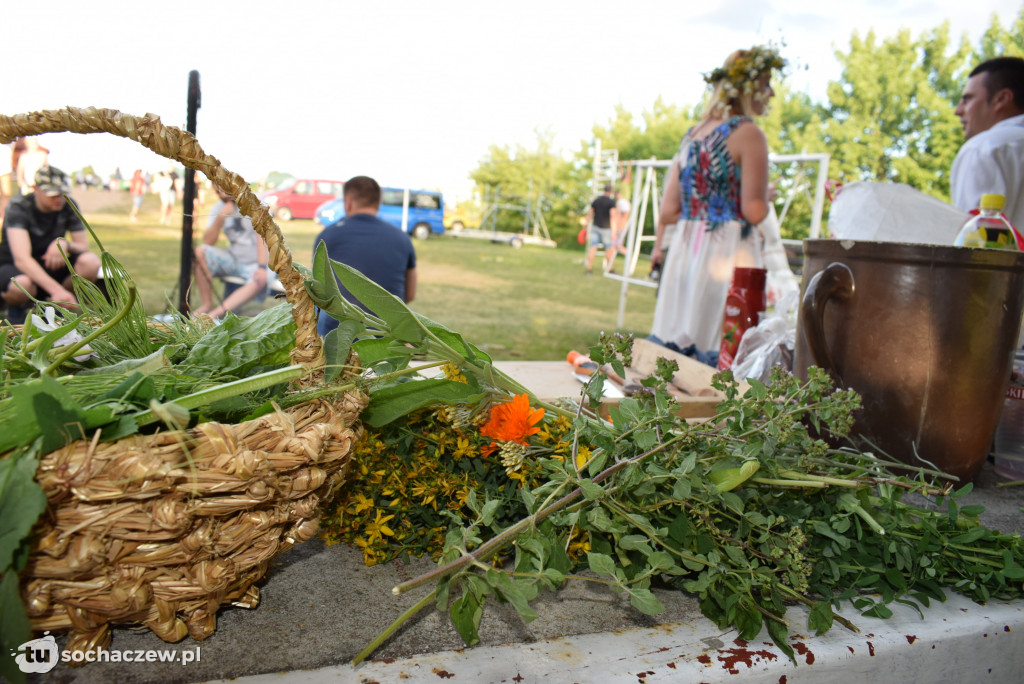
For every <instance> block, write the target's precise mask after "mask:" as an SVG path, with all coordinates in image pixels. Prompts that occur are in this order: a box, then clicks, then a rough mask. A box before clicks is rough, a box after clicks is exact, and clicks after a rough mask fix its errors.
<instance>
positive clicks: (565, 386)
mask: <svg viewBox="0 0 1024 684" xmlns="http://www.w3.org/2000/svg"><path fill="white" fill-rule="evenodd" d="M665 351H666V352H668V350H667V349H666V350H665ZM668 353H672V352H668ZM683 358H684V359H686V361H687V362H693V363H698V362H696V361H693V359H690V358H688V357H683ZM634 363H635V357H634ZM652 363H653V362H652ZM494 365H495V367H496V368H498V369H499V370H501V371H502V372H504V373H507V374H508V375H509V376H510V377H512V378H514V379H515V380H517V381H518V382H520V383H522V385H523V386H524V387H527V388H528V389H529V390H530V391H531V392H533V393H534V394H536V395H537V397H538V398H540V399H542V400H544V401H554V400H556V399H560V398H561V397H571V398H573V399H576V400H579V398H580V393H581V391H582V388H583V385H582V383H581V382H580V381H579V380H577V379H576V377H575V376H574V375H573V368H572V366H571V365H570V364H569V363H568V362H566V361H495V362H494ZM652 369H653V365H652ZM709 370H712V369H709ZM712 374H713V373H712ZM648 375H649V372H648V373H641V372H639V371H637V370H636V369H634V368H627V369H626V380H627V381H630V380H633V381H636V382H639V381H640V380H642V379H643V378H645V377H647V376H648ZM691 376H693V377H696V376H695V375H694V374H693V373H691ZM707 389H708V391H709V392H711V394H710V395H708V394H705V395H704V396H693V395H691V394H687V393H685V392H683V391H682V390H680V389H679V388H678V387H673V386H672V385H669V392H670V393H671V394H672V396H674V397H675V399H676V401H678V402H679V408H678V409H677V411H676V414H677V415H679V416H680V417H682V418H708V417H710V416H713V415H715V407H716V406H717V405H718V402H720V401H721V400H722V399H723V398H724V397H723V395H721V393H719V392H715V391H714V390H711V388H710V387H708V388H707ZM617 405H618V399H610V398H606V399H604V400H603V401H602V402H601V409H603V410H601V411H599V413H601V414H602V415H604V416H605V417H607V408H608V407H611V406H617Z"/></svg>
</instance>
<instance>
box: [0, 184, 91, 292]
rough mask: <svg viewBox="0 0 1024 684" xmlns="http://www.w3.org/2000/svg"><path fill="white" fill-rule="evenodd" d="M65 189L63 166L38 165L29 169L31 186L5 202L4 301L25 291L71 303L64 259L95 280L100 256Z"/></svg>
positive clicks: (0, 284)
mask: <svg viewBox="0 0 1024 684" xmlns="http://www.w3.org/2000/svg"><path fill="white" fill-rule="evenodd" d="M69 194H71V184H70V183H69V182H68V177H67V176H66V175H65V174H64V172H63V171H61V170H60V169H58V168H56V167H53V166H43V167H41V168H40V169H39V170H38V171H36V173H35V176H34V185H33V188H32V192H31V193H30V194H27V195H20V196H18V197H14V198H12V199H11V201H10V203H9V204H8V205H7V211H6V212H5V213H4V223H3V231H2V237H0V293H2V294H3V298H4V300H5V301H6V302H7V303H8V304H9V305H11V306H18V307H22V306H25V305H27V304H29V303H30V302H31V299H30V297H36V298H38V299H45V300H49V301H53V302H57V303H59V304H62V305H64V306H74V305H77V303H78V300H77V299H76V298H75V295H74V292H73V291H72V287H71V275H72V273H71V271H70V270H68V266H67V264H68V262H70V263H71V265H72V267H73V268H74V271H75V273H77V274H78V275H80V276H82V277H83V278H88V279H89V280H91V281H94V282H95V281H96V278H97V275H98V274H99V270H100V258H99V257H98V256H97V255H96V254H94V253H92V252H90V251H89V236H88V233H86V231H85V226H83V225H82V221H81V220H80V219H79V218H78V216H77V215H76V214H75V212H74V210H73V209H72V208H71V207H70V206H69V205H68V201H67V200H65V199H64V195H69ZM62 251H63V254H61V252H62ZM65 254H66V255H67V262H65V260H64V255H65ZM26 293H27V294H26Z"/></svg>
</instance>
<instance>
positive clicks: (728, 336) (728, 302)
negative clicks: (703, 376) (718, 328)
mask: <svg viewBox="0 0 1024 684" xmlns="http://www.w3.org/2000/svg"><path fill="white" fill-rule="evenodd" d="M767 278H768V271H767V270H765V269H763V268H737V269H735V270H734V271H733V274H732V286H731V287H730V288H729V294H728V295H727V296H726V298H725V319H724V321H723V322H722V345H721V347H720V348H719V352H718V370H725V369H726V368H732V362H733V359H734V358H736V351H737V350H738V349H739V347H740V340H742V339H743V333H745V332H746V331H747V330H748V329H749V328H753V327H754V326H756V325H757V324H758V322H759V319H760V314H761V312H763V311H764V310H765V309H766V308H767V301H766V298H765V292H764V286H765V281H766V280H767Z"/></svg>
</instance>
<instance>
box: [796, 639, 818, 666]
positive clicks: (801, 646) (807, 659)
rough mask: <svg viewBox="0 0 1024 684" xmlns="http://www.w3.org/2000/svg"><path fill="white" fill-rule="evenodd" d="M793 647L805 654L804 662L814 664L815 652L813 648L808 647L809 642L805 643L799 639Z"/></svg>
mask: <svg viewBox="0 0 1024 684" xmlns="http://www.w3.org/2000/svg"><path fill="white" fill-rule="evenodd" d="M793 648H794V649H796V652H797V653H799V654H800V655H802V656H804V662H806V663H807V664H808V665H813V664H814V654H813V653H811V649H809V648H807V644H805V643H803V642H802V641H798V642H796V643H795V644H793Z"/></svg>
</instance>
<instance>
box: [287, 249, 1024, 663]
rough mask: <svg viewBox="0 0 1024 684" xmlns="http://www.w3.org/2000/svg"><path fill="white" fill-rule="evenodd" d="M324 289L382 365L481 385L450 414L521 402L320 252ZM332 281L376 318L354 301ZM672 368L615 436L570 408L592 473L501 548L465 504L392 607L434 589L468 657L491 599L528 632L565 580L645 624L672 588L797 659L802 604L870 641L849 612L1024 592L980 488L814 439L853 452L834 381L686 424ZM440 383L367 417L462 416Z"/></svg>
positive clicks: (765, 389)
mask: <svg viewBox="0 0 1024 684" xmlns="http://www.w3.org/2000/svg"><path fill="white" fill-rule="evenodd" d="M314 275H315V281H314V282H311V283H308V284H307V288H308V290H309V292H310V293H311V295H312V296H313V298H314V301H316V302H317V303H318V305H320V306H321V307H323V308H324V309H325V311H327V312H328V313H330V314H331V315H334V316H336V317H338V318H339V319H341V320H342V321H343V323H342V325H346V323H354V324H355V325H356V327H357V329H356V332H355V335H354V337H353V339H357V340H358V341H356V343H355V348H356V349H357V350H358V351H360V353H361V354H362V352H363V350H364V349H366V350H367V351H369V352H370V353H369V354H368V357H367V358H368V360H369V365H370V366H371V367H374V368H378V367H379V368H391V367H394V366H397V365H403V364H406V363H408V361H409V359H412V358H419V359H424V360H428V361H429V360H438V361H443V362H445V363H447V364H452V365H454V366H456V367H457V368H458V369H459V371H460V372H461V373H463V374H464V375H465V376H466V379H467V382H468V387H469V388H471V389H465V387H464V388H463V389H462V390H461V391H462V394H459V395H458V396H457V398H456V399H455V400H454V401H453V402H452V403H456V404H468V405H470V406H473V405H476V404H478V403H479V402H485V401H493V400H494V396H495V394H496V393H500V392H502V391H505V392H508V393H516V392H519V391H521V388H519V387H518V386H517V385H516V384H515V383H513V382H510V381H509V380H507V379H505V378H502V377H500V375H498V374H497V373H496V371H495V370H494V369H493V367H492V366H491V365H490V363H489V359H487V358H486V355H484V354H482V353H481V352H479V350H477V349H476V348H475V347H473V346H472V345H471V344H469V343H467V342H465V340H463V339H462V337H461V336H459V335H457V334H456V333H453V332H451V331H449V330H447V329H446V328H444V327H443V326H440V325H439V324H437V323H434V322H432V321H427V320H425V319H423V318H422V317H419V316H417V315H416V314H415V313H413V312H411V311H410V310H408V309H407V308H406V307H405V306H404V304H402V303H401V302H400V301H399V300H398V299H397V298H395V297H393V296H391V295H390V294H388V293H387V292H385V291H383V290H382V289H380V288H378V287H377V286H376V285H374V284H373V283H371V282H369V281H367V280H366V279H365V278H363V277H362V276H361V275H360V274H358V272H355V271H353V270H352V269H349V268H347V267H344V266H342V265H340V264H337V263H330V264H329V263H328V260H327V259H326V255H325V254H322V253H318V255H317V263H316V264H315V266H314ZM335 276H337V277H338V278H339V279H340V280H341V281H342V283H343V284H344V285H345V286H346V288H348V289H349V290H350V291H351V292H353V293H354V294H355V296H356V297H358V298H359V300H360V301H362V302H363V303H365V304H366V305H367V306H368V307H369V308H371V309H372V310H373V311H374V312H375V313H374V314H368V313H366V312H365V311H364V310H363V309H361V308H359V307H356V306H354V305H352V304H349V303H347V302H345V301H344V300H342V299H341V297H340V295H338V294H336V288H337V285H336V283H335V282H334V278H335ZM371 335H372V337H370V336H371ZM629 346H630V340H629V339H628V338H623V337H617V336H605V337H603V338H602V340H601V342H600V344H598V345H597V346H595V347H593V348H591V350H590V355H591V358H592V359H593V360H594V361H595V362H597V363H598V365H603V364H610V365H611V366H612V367H613V368H614V369H615V370H616V372H619V373H620V374H621V371H622V366H623V365H624V361H625V362H627V363H628V359H624V356H625V355H626V354H628V349H629ZM674 370H675V369H674V368H673V364H671V363H669V362H665V361H662V363H660V364H659V371H658V373H656V374H655V376H654V377H652V378H649V379H647V380H645V381H644V385H645V387H644V389H643V390H642V391H641V392H638V393H637V394H636V395H635V396H634V397H633V398H628V399H624V400H622V401H620V403H619V405H618V407H617V408H614V409H612V410H611V411H610V420H609V421H603V420H600V419H598V418H596V417H595V416H592V415H588V414H587V413H586V412H585V411H584V410H583V409H582V408H581V407H577V410H576V411H574V412H573V411H569V412H568V413H570V414H571V420H572V421H573V436H572V441H573V443H574V444H588V445H593V447H594V449H593V451H592V452H591V454H590V457H589V458H588V459H585V460H584V461H583V462H580V460H579V459H577V458H576V456H577V453H576V452H575V451H574V452H573V457H572V458H562V459H551V458H549V459H541V460H540V461H539V465H540V466H541V468H542V469H543V474H542V479H543V482H542V483H540V484H539V486H536V487H533V488H523V489H521V490H519V492H518V496H519V499H520V501H521V503H522V506H523V507H524V508H525V510H526V511H527V512H528V515H527V516H526V517H524V518H523V519H522V520H520V521H518V522H515V523H513V524H511V525H509V526H507V527H506V528H505V529H503V530H501V531H500V532H498V533H497V534H491V536H490V538H485V535H487V534H488V533H489V531H490V530H492V529H493V523H494V514H495V510H496V509H497V506H498V505H499V503H500V502H498V501H497V500H496V499H489V498H487V497H485V498H484V499H482V500H481V499H480V498H478V497H476V496H473V497H471V498H470V499H467V502H466V504H467V508H468V509H469V512H468V513H467V514H466V519H465V521H464V524H462V525H453V526H452V527H450V528H449V530H448V532H447V534H446V539H445V548H444V551H443V553H442V554H441V558H440V560H439V567H438V568H437V569H436V570H435V571H433V572H431V573H428V574H426V575H424V576H422V577H420V578H417V579H416V580H412V581H410V582H407V583H405V584H402V585H399V586H398V587H396V588H395V592H396V593H401V592H405V591H408V590H411V589H413V588H415V587H418V586H422V585H424V584H427V585H431V584H432V585H433V586H434V589H433V591H432V592H431V593H430V594H428V595H427V596H425V597H424V598H423V599H422V600H421V601H420V602H419V603H418V604H417V606H418V608H424V607H427V606H429V605H430V604H432V603H433V604H436V606H437V608H438V609H439V610H442V611H445V612H447V613H448V614H449V616H450V617H451V620H452V622H453V624H454V626H455V628H456V630H457V631H458V632H459V634H460V635H461V636H462V637H463V639H464V640H465V642H466V643H467V644H469V645H471V644H473V643H476V642H477V641H478V638H479V637H478V632H477V630H478V627H479V623H480V620H481V616H482V607H483V604H484V602H485V601H486V600H487V599H488V597H490V598H492V599H497V600H499V601H503V602H508V603H510V604H512V605H513V606H514V607H515V608H516V610H517V611H518V612H519V614H520V615H521V616H522V618H523V619H524V620H527V621H529V620H531V619H533V618H534V617H536V613H535V612H534V611H533V609H532V608H531V607H530V605H529V602H530V601H531V600H532V599H533V598H535V597H536V596H537V594H538V593H539V592H540V591H541V590H544V589H557V588H558V587H560V586H561V585H562V584H563V582H564V581H565V580H566V579H568V578H570V577H575V578H580V579H584V580H587V581H596V582H601V583H605V584H609V585H611V586H614V587H615V588H617V589H618V590H619V591H622V592H625V593H627V594H628V595H629V600H630V603H631V604H632V605H633V607H635V608H636V609H637V610H640V611H641V612H644V613H649V614H655V613H658V612H661V611H662V610H663V608H662V605H661V603H660V602H659V601H658V599H657V596H656V594H655V593H654V592H653V591H652V589H654V588H657V587H659V586H661V587H672V588H678V589H681V590H685V591H688V592H691V593H693V594H695V595H696V596H697V597H699V600H700V607H701V611H702V612H703V613H704V614H705V615H706V616H707V617H708V618H710V619H711V620H712V621H714V622H715V623H716V624H717V625H718V626H720V627H721V628H723V629H725V628H728V627H733V628H735V629H736V630H737V631H738V633H739V635H740V637H741V638H745V639H751V638H754V637H755V636H756V635H757V634H758V633H759V632H760V630H761V629H762V628H766V629H767V631H768V633H769V634H770V636H771V638H772V640H773V641H774V642H775V643H776V644H777V645H778V647H779V648H780V649H781V650H783V651H784V652H785V653H787V654H788V655H789V656H790V657H791V658H792V657H793V655H794V654H793V650H792V647H791V646H790V645H789V643H788V642H787V636H788V634H789V625H788V624H787V622H786V618H785V614H786V605H787V604H790V603H793V602H798V603H803V604H805V605H806V606H808V608H809V624H808V625H807V628H808V629H811V630H814V631H816V632H819V633H822V632H825V631H827V630H828V629H830V628H831V627H832V626H833V624H834V623H835V622H838V623H840V624H842V625H843V626H845V627H846V628H848V629H852V630H856V629H857V627H856V626H855V625H854V624H853V623H852V622H851V621H849V620H848V619H847V618H845V617H843V616H842V615H841V614H840V611H842V610H844V609H845V607H846V606H851V607H852V608H853V610H855V611H857V612H859V613H860V614H861V615H863V616H867V617H876V618H886V617H889V616H890V615H891V609H890V608H889V606H890V605H891V604H892V603H893V602H897V603H905V604H908V605H912V606H914V607H915V608H917V609H918V610H923V609H924V608H927V607H928V606H929V605H930V602H931V601H933V600H938V601H941V600H944V598H945V590H946V588H951V589H953V590H954V591H957V592H960V593H962V594H965V595H967V596H969V597H971V598H973V599H975V600H979V601H984V600H988V599H990V598H992V597H999V598H1019V597H1020V596H1021V595H1022V593H1024V584H1022V582H1021V579H1024V567H1022V565H1024V543H1022V541H1021V538H1020V537H1019V536H1017V535H1004V534H1000V533H998V532H996V531H993V530H989V529H986V528H985V527H983V526H981V525H980V524H979V522H978V519H977V516H978V514H979V513H980V512H981V511H980V507H977V506H963V507H961V506H960V504H959V502H960V500H961V499H962V497H963V496H964V495H966V494H967V493H968V492H969V491H970V485H966V486H964V487H961V488H959V489H954V488H953V487H952V485H949V484H947V485H941V486H940V485H936V484H933V483H934V482H936V481H941V479H942V478H944V477H945V476H944V475H943V474H942V473H939V472H936V471H929V470H926V469H922V468H915V469H912V470H910V471H909V472H910V474H909V475H901V476H898V475H896V474H895V472H894V469H896V468H900V469H902V472H904V473H906V472H908V469H907V467H906V466H904V465H903V464H900V463H897V462H894V461H890V460H888V459H885V458H882V457H880V456H878V455H875V454H872V453H862V452H859V451H856V450H852V449H847V448H834V447H832V446H830V445H829V443H827V442H825V441H824V440H823V439H821V438H820V437H819V435H825V436H832V437H833V438H836V439H841V438H842V437H844V436H845V435H846V434H847V433H848V432H849V430H850V428H851V426H852V423H853V419H852V415H853V412H854V411H855V410H856V409H857V408H858V407H859V405H860V399H859V397H858V396H857V395H856V394H855V393H853V392H852V391H836V390H835V389H834V387H833V386H832V384H831V382H830V380H829V379H828V377H827V376H826V375H825V373H824V372H822V371H820V370H818V369H811V371H810V376H809V379H808V381H806V382H801V381H799V380H798V379H796V378H795V377H793V376H792V375H789V374H787V373H784V372H781V371H779V370H776V372H775V373H774V374H773V376H772V380H771V382H770V383H769V384H768V385H765V384H762V383H760V382H757V381H752V382H750V389H749V391H747V392H746V394H745V395H743V396H740V395H739V390H738V388H737V384H736V383H735V382H734V381H733V379H732V377H731V374H730V373H729V372H725V373H722V374H720V375H719V376H717V378H716V381H715V386H716V388H718V389H719V390H722V391H723V392H724V393H725V396H726V399H725V400H724V401H722V402H721V404H720V405H719V406H718V412H717V415H716V416H715V417H713V418H712V419H710V420H708V421H706V422H703V423H700V424H699V425H690V424H688V423H686V422H685V421H683V420H681V419H680V418H678V417H677V416H676V415H675V414H674V413H673V411H672V409H673V400H672V399H671V396H670V395H669V394H668V392H667V391H666V389H665V383H666V382H667V380H668V379H669V378H671V377H672V374H673V371H674ZM427 382H432V381H429V380H428V381H423V382H406V383H395V384H391V385H390V386H389V387H387V388H386V392H385V391H384V390H383V389H380V390H377V391H376V393H375V394H373V395H372V396H373V398H372V399H371V406H373V405H374V402H375V401H377V397H382V399H381V401H380V403H378V404H377V408H376V411H375V412H374V413H372V414H371V416H372V417H371V424H373V423H376V424H383V423H384V422H385V419H387V420H388V421H391V420H397V419H398V418H400V417H401V416H404V415H407V414H408V413H409V412H411V411H414V410H417V409H420V408H422V407H423V406H424V405H425V404H426V403H431V404H437V403H446V402H448V401H452V400H451V399H450V397H451V396H454V395H448V397H445V396H443V395H438V396H435V397H434V398H433V399H429V396H430V393H429V392H423V391H422V390H421V389H420V388H419V387H417V385H421V386H427V385H425V384H424V383H427ZM437 382H442V383H443V381H437ZM602 383H603V378H602V376H601V374H600V373H598V374H596V375H595V377H594V379H593V380H592V381H591V383H589V385H588V386H587V387H586V388H585V390H584V394H586V395H588V396H589V397H590V398H591V399H592V400H595V401H596V400H598V399H599V398H600V395H601V391H600V388H601V384H602ZM430 386H431V387H435V386H436V387H442V386H445V385H443V384H434V385H430ZM532 401H533V400H531V402H532ZM561 411H562V412H563V414H564V413H566V409H561ZM582 539H585V540H586V542H585V543H586V544H587V545H588V548H585V553H578V554H575V556H576V558H577V559H578V560H573V555H572V554H570V553H568V550H569V548H570V546H571V545H572V544H573V543H574V542H575V543H576V544H577V545H579V544H580V540H582ZM579 548H580V547H579V546H577V549H579ZM584 558H585V561H584V560H583V559H584ZM496 561H500V567H496V566H495V563H496ZM581 571H587V572H584V573H583V574H579V573H580V572H581ZM410 614H411V613H407V614H406V615H404V616H402V617H400V618H399V621H398V622H401V621H402V620H405V619H407V618H408V617H409V615H410ZM394 627H395V625H393V627H392V628H390V629H389V631H388V632H386V633H385V635H382V637H381V638H378V639H377V640H375V641H374V642H373V643H372V644H370V645H369V646H368V647H367V648H366V649H364V651H363V653H361V654H360V655H359V656H358V657H357V659H356V661H357V662H358V661H359V660H361V659H362V658H363V657H365V656H366V655H368V654H369V653H370V652H372V650H373V649H374V648H376V647H377V646H378V645H379V644H380V643H381V642H382V639H383V638H386V635H387V634H390V633H391V631H393V628H394Z"/></svg>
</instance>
